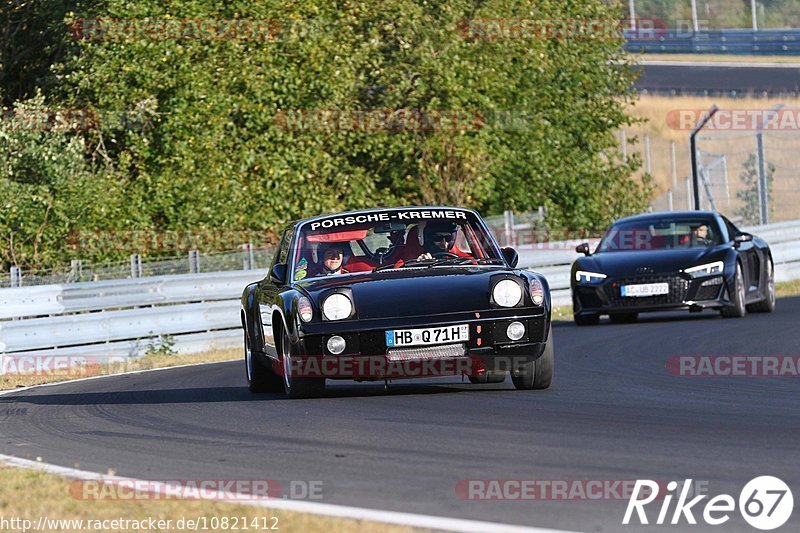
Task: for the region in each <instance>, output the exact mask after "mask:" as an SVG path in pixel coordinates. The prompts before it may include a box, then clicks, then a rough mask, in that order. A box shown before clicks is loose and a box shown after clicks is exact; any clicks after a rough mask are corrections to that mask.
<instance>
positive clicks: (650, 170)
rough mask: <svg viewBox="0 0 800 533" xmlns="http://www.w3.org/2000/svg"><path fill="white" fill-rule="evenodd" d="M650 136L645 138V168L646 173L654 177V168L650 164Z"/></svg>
mask: <svg viewBox="0 0 800 533" xmlns="http://www.w3.org/2000/svg"><path fill="white" fill-rule="evenodd" d="M650 161H651V160H650V136H649V135H645V136H644V168H645V172H647V173H648V174H650V175H652V174H653V167H652V165H651V163H650Z"/></svg>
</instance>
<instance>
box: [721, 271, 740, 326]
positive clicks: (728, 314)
mask: <svg viewBox="0 0 800 533" xmlns="http://www.w3.org/2000/svg"><path fill="white" fill-rule="evenodd" d="M719 312H720V314H721V315H722V316H723V317H725V318H742V317H743V316H744V315H745V314H746V313H747V309H746V307H745V293H744V276H743V275H742V266H741V265H740V264H739V263H736V275H735V276H734V279H733V301H732V303H731V305H726V306H725V307H723V308H722V309H720V311H719Z"/></svg>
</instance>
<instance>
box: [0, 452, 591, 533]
mask: <svg viewBox="0 0 800 533" xmlns="http://www.w3.org/2000/svg"><path fill="white" fill-rule="evenodd" d="M0 463H2V464H5V465H6V466H9V467H14V468H25V469H30V470H38V471H42V472H46V473H48V474H55V475H59V476H62V477H66V478H70V479H77V480H82V481H101V482H117V483H119V482H126V483H136V482H146V483H147V486H148V487H149V488H152V489H153V490H151V491H148V492H151V493H155V494H161V495H166V494H167V490H168V484H167V483H162V482H158V481H146V480H140V479H136V478H128V477H121V476H110V475H103V474H96V473H94V472H88V471H85V470H77V469H75V468H68V467H64V466H58V465H53V464H49V463H44V462H40V461H31V460H28V459H21V458H19V457H14V456H11V455H4V454H0ZM210 494H211V497H210V498H203V500H216V501H221V502H225V503H232V504H241V505H250V506H255V507H263V508H268V509H273V510H282V511H292V512H298V513H309V514H316V515H324V516H331V517H336V518H346V519H351V520H369V521H373V522H382V523H385V524H395V525H401V526H409V527H416V528H425V529H434V530H443V531H455V532H458V533H483V532H489V531H491V532H496V533H579V532H574V531H568V530H563V529H548V528H539V527H528V526H517V525H512V524H502V523H497V522H483V521H478V520H466V519H462V518H447V517H440V516H432V515H423V514H416V513H404V512H398V511H379V510H376V509H367V508H363V507H351V506H347V505H334V504H329V503H318V502H308V501H300V500H283V499H265V500H242V499H241V498H243V497H244V496H242V495H237V494H235V493H228V492H221V491H210ZM237 496H238V497H237Z"/></svg>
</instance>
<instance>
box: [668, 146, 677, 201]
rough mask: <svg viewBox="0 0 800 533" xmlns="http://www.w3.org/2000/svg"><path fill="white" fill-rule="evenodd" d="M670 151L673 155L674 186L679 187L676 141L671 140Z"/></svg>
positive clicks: (674, 187)
mask: <svg viewBox="0 0 800 533" xmlns="http://www.w3.org/2000/svg"><path fill="white" fill-rule="evenodd" d="M669 144H670V152H671V155H672V188H673V189H677V188H678V160H677V158H676V157H675V141H670V143H669Z"/></svg>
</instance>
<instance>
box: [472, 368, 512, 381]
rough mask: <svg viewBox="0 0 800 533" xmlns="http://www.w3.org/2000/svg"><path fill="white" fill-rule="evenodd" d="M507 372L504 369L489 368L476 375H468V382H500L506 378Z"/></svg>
mask: <svg viewBox="0 0 800 533" xmlns="http://www.w3.org/2000/svg"><path fill="white" fill-rule="evenodd" d="M507 374H508V372H506V371H505V370H490V371H488V372H484V373H483V374H478V375H476V376H469V382H470V383H476V384H477V383H502V382H504V381H505V380H506V375H507Z"/></svg>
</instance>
